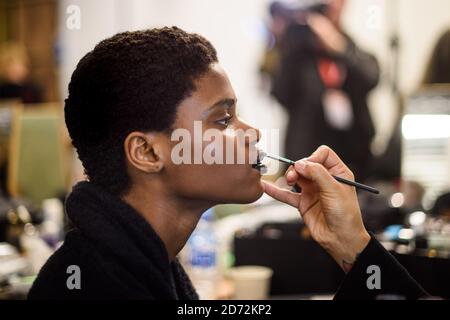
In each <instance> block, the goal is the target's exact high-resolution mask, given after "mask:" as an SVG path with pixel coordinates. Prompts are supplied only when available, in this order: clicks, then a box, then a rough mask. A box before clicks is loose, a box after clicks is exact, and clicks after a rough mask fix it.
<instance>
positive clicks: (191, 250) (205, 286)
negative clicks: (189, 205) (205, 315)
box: [186, 209, 219, 300]
mask: <svg viewBox="0 0 450 320" xmlns="http://www.w3.org/2000/svg"><path fill="white" fill-rule="evenodd" d="M186 255H187V257H186V259H187V268H188V273H189V275H190V277H191V281H192V283H193V285H194V287H195V288H196V290H197V293H198V294H199V296H200V299H204V300H210V299H215V298H216V291H217V286H218V281H219V272H218V243H217V238H216V235H215V232H214V211H213V210H212V209H210V210H208V211H206V212H205V213H204V214H203V216H202V218H201V219H200V221H199V223H198V225H197V228H196V229H195V230H194V232H193V233H192V235H191V237H190V238H189V240H188V243H187V246H186Z"/></svg>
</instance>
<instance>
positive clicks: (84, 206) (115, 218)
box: [28, 182, 426, 300]
mask: <svg viewBox="0 0 450 320" xmlns="http://www.w3.org/2000/svg"><path fill="white" fill-rule="evenodd" d="M66 211H67V214H68V216H69V218H70V220H71V222H72V223H73V225H74V227H75V228H74V229H73V230H72V231H70V232H69V233H68V234H67V236H66V240H65V242H64V244H63V245H62V247H61V248H60V249H59V250H57V251H56V253H55V254H54V255H53V256H52V257H51V258H50V259H49V260H48V261H47V263H46V264H45V265H44V267H43V268H42V270H41V271H40V273H39V275H38V277H37V279H36V281H35V282H34V284H33V286H32V288H31V291H30V293H29V296H28V298H29V299H152V300H154V299H157V300H175V299H180V300H196V299H198V296H197V294H196V292H195V290H194V288H193V287H192V285H191V282H190V280H189V278H188V277H187V275H186V273H185V272H184V270H183V268H182V267H181V265H180V264H179V263H178V262H173V263H169V258H168V255H167V252H166V250H165V247H164V244H163V243H162V241H161V239H160V238H159V237H158V235H157V234H156V233H155V232H154V231H153V230H152V228H151V227H150V225H149V224H148V223H147V222H146V221H145V220H144V219H143V218H142V217H141V216H140V215H139V214H138V213H137V212H136V211H135V210H134V209H133V208H132V207H130V206H129V205H127V204H126V203H124V202H123V201H121V200H120V199H119V198H117V197H114V196H112V195H110V194H109V193H107V192H105V191H104V190H102V189H100V188H98V187H96V186H94V185H92V184H91V183H88V182H83V183H80V184H78V185H77V186H75V187H74V189H73V192H72V193H71V195H70V196H69V197H68V199H67V201H66ZM72 265H75V266H78V267H79V268H80V271H81V273H80V274H81V277H80V279H81V288H80V290H77V289H72V290H69V289H68V287H67V279H68V278H69V277H70V276H71V274H72V273H68V272H67V269H68V267H69V266H72ZM370 265H378V266H379V267H380V270H381V290H374V291H371V290H369V289H368V288H367V286H366V282H367V278H368V277H369V275H368V274H367V267H368V266H370ZM382 294H397V295H402V296H404V297H406V298H409V299H417V298H420V297H422V296H425V295H426V292H425V291H424V290H423V289H422V288H421V287H420V286H419V285H418V284H417V283H416V282H415V281H414V280H413V279H412V278H411V277H410V276H409V275H408V273H407V272H406V270H405V269H403V267H402V266H401V265H400V264H399V263H398V262H397V261H396V260H395V259H394V258H393V257H392V256H391V255H390V254H389V253H388V252H386V250H384V248H383V247H381V245H380V244H379V243H378V242H377V241H376V240H375V239H372V240H371V242H370V244H369V245H368V247H367V248H366V249H365V250H364V252H363V253H362V254H361V255H360V257H359V259H358V261H357V262H356V264H355V265H354V267H353V269H352V271H351V272H350V274H349V275H348V276H347V278H346V280H345V282H344V283H343V285H342V287H341V288H340V290H339V292H338V293H337V294H336V299H373V298H376V297H377V296H379V295H382Z"/></svg>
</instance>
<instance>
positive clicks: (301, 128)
mask: <svg viewBox="0 0 450 320" xmlns="http://www.w3.org/2000/svg"><path fill="white" fill-rule="evenodd" d="M298 3H299V5H300V7H298V8H294V9H291V10H290V12H291V13H290V15H288V16H287V17H286V19H289V20H290V24H289V26H288V27H287V30H286V32H285V35H284V37H283V39H282V40H281V41H282V43H281V44H280V48H281V58H280V61H279V68H278V70H277V71H276V74H275V76H274V78H273V87H272V92H273V95H274V96H275V98H276V99H277V100H278V101H279V102H280V103H281V104H282V105H283V106H284V107H285V109H286V110H287V112H288V116H289V123H288V128H287V136H286V141H285V150H286V154H287V156H288V157H289V158H291V159H299V158H303V157H305V156H306V155H308V154H310V153H311V152H312V151H314V150H315V149H316V148H317V147H318V146H320V145H321V144H327V145H329V146H331V147H332V148H333V149H335V150H336V151H337V153H339V154H340V155H341V156H342V158H343V161H344V162H346V163H348V164H349V167H350V168H351V169H352V170H353V171H354V172H355V174H356V176H357V177H358V179H360V180H364V179H365V178H366V177H367V176H368V171H369V170H370V169H369V163H370V162H371V159H372V154H371V150H370V148H371V142H372V139H373V137H374V135H375V129H374V125H373V122H372V118H371V115H370V113H369V109H368V106H367V96H368V94H369V93H370V91H371V90H372V89H373V88H374V87H375V86H376V85H377V84H378V80H379V65H378V62H377V60H376V59H375V57H373V56H372V55H370V54H368V53H366V52H364V51H362V50H361V49H359V48H358V46H357V45H356V44H355V43H354V41H353V40H352V39H351V38H350V37H349V36H348V35H346V34H345V33H344V31H343V30H342V27H341V16H342V12H343V9H344V6H345V0H331V1H312V2H311V1H309V2H308V7H305V6H303V7H302V5H303V3H305V1H300V2H298ZM311 3H312V4H313V5H311ZM299 8H300V9H299Z"/></svg>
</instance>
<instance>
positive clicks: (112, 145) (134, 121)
mask: <svg viewBox="0 0 450 320" xmlns="http://www.w3.org/2000/svg"><path fill="white" fill-rule="evenodd" d="M216 62H218V58H217V52H216V50H215V49H214V47H213V46H212V44H211V43H210V42H209V41H208V40H206V39H205V38H203V37H202V36H200V35H198V34H195V33H188V32H185V31H183V30H181V29H179V28H177V27H164V28H155V29H150V30H145V31H136V32H124V33H120V34H117V35H115V36H113V37H111V38H109V39H106V40H104V41H102V42H100V43H99V44H98V45H97V46H96V47H95V48H94V50H93V51H91V52H89V53H88V54H87V55H86V56H84V57H83V58H82V59H81V61H80V62H79V64H78V66H77V68H76V70H75V71H74V73H73V75H72V79H71V82H70V84H69V96H68V98H67V99H66V101H65V108H64V110H65V120H66V125H67V128H68V130H69V134H70V137H71V139H72V144H73V146H74V147H75V148H76V150H77V152H78V156H79V158H80V160H81V162H82V163H83V167H84V170H85V174H86V175H87V177H88V178H89V181H91V182H92V183H94V184H96V185H99V186H101V187H103V188H105V189H106V190H108V191H109V192H111V193H113V194H116V195H123V194H124V193H125V192H126V191H128V190H129V188H130V186H131V181H130V178H129V176H128V174H127V170H126V159H125V153H124V148H123V143H124V141H125V139H126V137H127V136H128V135H129V134H130V133H131V132H134V131H142V132H151V131H154V132H166V131H167V132H169V130H170V129H171V127H172V125H173V122H174V121H175V116H176V112H177V107H178V105H179V104H180V102H181V101H182V100H184V99H185V98H187V97H188V96H189V95H190V94H192V92H193V91H195V84H194V81H195V80H197V79H198V78H199V77H201V76H202V75H203V74H205V73H206V72H207V71H208V70H209V67H210V65H211V64H213V63H216Z"/></svg>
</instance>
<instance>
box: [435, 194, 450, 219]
mask: <svg viewBox="0 0 450 320" xmlns="http://www.w3.org/2000/svg"><path fill="white" fill-rule="evenodd" d="M431 213H432V215H433V216H435V217H436V218H446V219H449V221H450V192H449V193H445V194H443V195H441V196H440V197H438V198H437V200H436V202H435V204H434V206H433V209H432V210H431Z"/></svg>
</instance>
